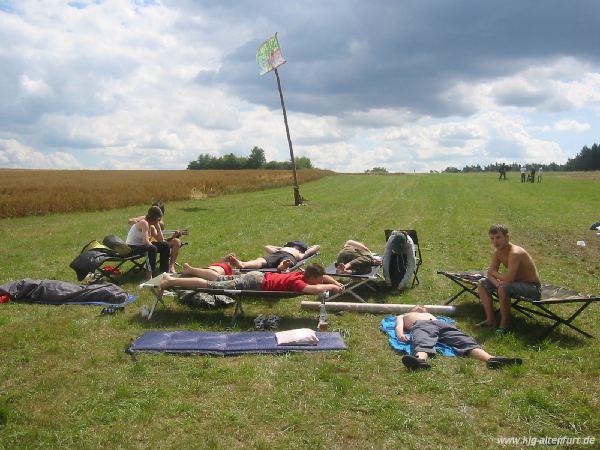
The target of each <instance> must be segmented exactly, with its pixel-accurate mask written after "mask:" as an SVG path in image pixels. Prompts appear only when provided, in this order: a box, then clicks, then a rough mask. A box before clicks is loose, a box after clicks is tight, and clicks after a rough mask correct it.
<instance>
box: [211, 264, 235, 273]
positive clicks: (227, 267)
mask: <svg viewBox="0 0 600 450" xmlns="http://www.w3.org/2000/svg"><path fill="white" fill-rule="evenodd" d="M212 266H216V267H220V268H222V269H223V270H224V271H225V275H233V270H232V269H231V266H230V265H229V264H227V263H213V264H211V265H210V266H208V267H212Z"/></svg>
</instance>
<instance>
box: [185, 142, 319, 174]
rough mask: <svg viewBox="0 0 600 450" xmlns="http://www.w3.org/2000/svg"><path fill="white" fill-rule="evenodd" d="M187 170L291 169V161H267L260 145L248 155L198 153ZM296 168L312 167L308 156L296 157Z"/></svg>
mask: <svg viewBox="0 0 600 450" xmlns="http://www.w3.org/2000/svg"><path fill="white" fill-rule="evenodd" d="M187 168H188V170H216V169H220V170H240V169H278V170H291V168H292V163H291V161H283V162H279V161H269V162H267V160H266V158H265V151H264V150H263V149H262V148H260V147H256V146H255V147H253V148H252V150H251V151H250V156H249V157H245V156H236V155H234V154H233V153H229V154H227V155H223V156H220V157H216V156H211V155H209V154H207V153H201V154H200V155H198V158H197V159H196V161H191V162H190V163H188V166H187ZM296 168H297V169H312V168H313V165H312V162H311V160H310V159H309V158H307V157H305V156H300V157H298V158H296Z"/></svg>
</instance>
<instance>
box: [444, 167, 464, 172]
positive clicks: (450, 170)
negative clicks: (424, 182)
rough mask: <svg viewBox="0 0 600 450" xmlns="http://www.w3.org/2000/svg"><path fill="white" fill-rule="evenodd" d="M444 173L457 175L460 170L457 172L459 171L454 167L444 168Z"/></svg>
mask: <svg viewBox="0 0 600 450" xmlns="http://www.w3.org/2000/svg"><path fill="white" fill-rule="evenodd" d="M444 172H445V173H459V172H460V170H459V169H457V168H456V167H446V168H445V169H444Z"/></svg>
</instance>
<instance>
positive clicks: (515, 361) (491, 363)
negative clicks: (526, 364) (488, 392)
mask: <svg viewBox="0 0 600 450" xmlns="http://www.w3.org/2000/svg"><path fill="white" fill-rule="evenodd" d="M521 364H523V360H522V359H521V358H506V357H505V356H493V357H491V358H490V359H488V360H487V361H486V362H485V365H486V367H487V368H488V369H500V368H501V367H505V366H520V365H521Z"/></svg>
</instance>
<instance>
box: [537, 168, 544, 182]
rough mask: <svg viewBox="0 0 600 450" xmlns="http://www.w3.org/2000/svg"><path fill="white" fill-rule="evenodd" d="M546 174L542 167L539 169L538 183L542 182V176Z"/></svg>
mask: <svg viewBox="0 0 600 450" xmlns="http://www.w3.org/2000/svg"><path fill="white" fill-rule="evenodd" d="M543 174H544V168H543V167H542V166H540V167H539V168H538V183H541V182H542V175H543Z"/></svg>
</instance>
